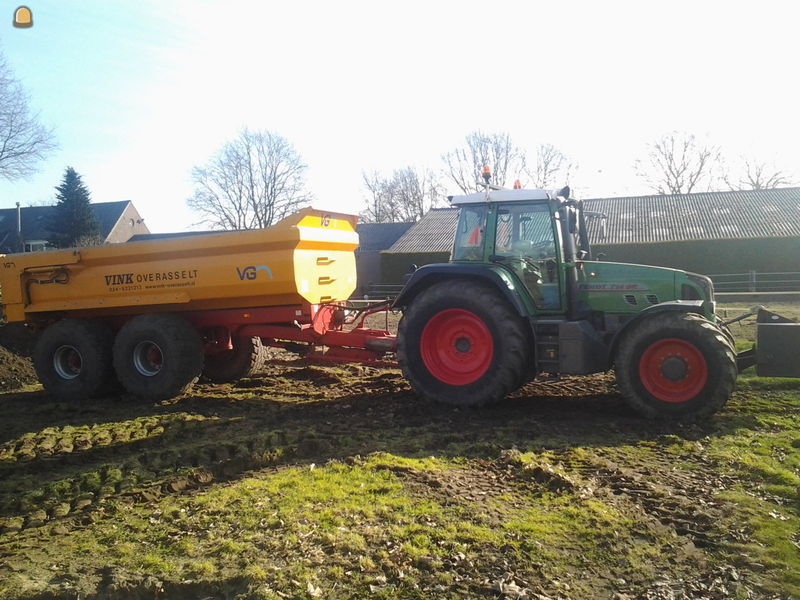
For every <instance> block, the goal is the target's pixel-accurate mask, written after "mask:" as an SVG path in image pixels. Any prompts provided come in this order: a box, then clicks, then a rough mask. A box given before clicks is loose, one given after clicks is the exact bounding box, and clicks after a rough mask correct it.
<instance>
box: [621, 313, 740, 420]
mask: <svg viewBox="0 0 800 600" xmlns="http://www.w3.org/2000/svg"><path fill="white" fill-rule="evenodd" d="M614 362H615V371H616V377H617V384H618V385H619V389H620V391H621V392H622V395H623V396H624V397H625V399H626V400H627V401H628V404H629V405H630V406H631V407H633V408H634V409H635V410H636V411H638V412H639V413H641V414H642V415H644V416H646V417H649V418H656V419H697V418H702V417H707V416H710V415H712V414H714V413H715V412H717V411H718V410H719V409H720V408H722V406H723V405H724V404H725V402H727V400H728V398H730V396H731V394H732V393H733V388H734V385H735V383H736V375H737V370H736V356H735V354H734V352H733V350H732V348H731V344H730V342H729V341H728V339H727V337H726V336H725V334H724V333H723V332H722V331H721V330H720V329H719V328H718V327H717V326H716V325H714V324H713V323H711V322H709V321H707V320H706V319H703V318H702V317H700V316H699V315H693V314H690V313H662V314H659V315H655V316H653V317H650V318H648V319H645V320H644V321H642V322H641V323H639V324H638V325H637V326H636V327H635V329H633V330H632V331H630V332H629V333H627V334H626V335H625V337H624V338H623V340H622V341H621V342H620V345H619V350H618V352H617V356H616V358H615V361H614Z"/></svg>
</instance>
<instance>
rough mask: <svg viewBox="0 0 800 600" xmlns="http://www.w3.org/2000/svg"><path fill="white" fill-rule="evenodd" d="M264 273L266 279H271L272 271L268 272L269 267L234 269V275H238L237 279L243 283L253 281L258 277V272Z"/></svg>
mask: <svg viewBox="0 0 800 600" xmlns="http://www.w3.org/2000/svg"><path fill="white" fill-rule="evenodd" d="M259 271H264V272H265V273H266V274H267V277H268V278H270V279H272V271H270V270H269V267H266V266H264V265H259V266H257V267H256V266H254V265H249V266H247V267H244V268H241V269H240V268H239V267H236V274H237V275H239V279H240V280H242V281H244V280H245V279H247V280H248V281H253V280H254V279H255V278H256V277H258V272H259Z"/></svg>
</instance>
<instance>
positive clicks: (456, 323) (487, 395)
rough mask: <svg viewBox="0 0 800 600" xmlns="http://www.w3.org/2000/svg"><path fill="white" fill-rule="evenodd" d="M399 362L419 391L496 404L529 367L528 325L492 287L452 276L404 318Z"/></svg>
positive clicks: (458, 401) (458, 402) (461, 402)
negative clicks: (525, 328)
mask: <svg viewBox="0 0 800 600" xmlns="http://www.w3.org/2000/svg"><path fill="white" fill-rule="evenodd" d="M397 360H398V362H399V363H400V367H401V369H402V370H403V374H404V376H405V377H406V379H408V380H409V382H410V383H411V386H412V387H413V388H414V390H415V391H416V392H417V393H418V394H420V395H421V396H423V397H425V398H426V399H429V400H434V401H437V402H443V403H446V404H451V405H454V406H481V405H484V404H489V403H492V402H496V401H498V400H500V399H502V398H503V397H505V396H506V395H507V394H509V393H510V392H512V391H514V390H515V389H516V388H517V387H519V385H520V382H521V381H523V375H524V372H525V370H526V368H527V367H528V365H529V350H528V342H527V338H526V336H525V333H524V328H523V323H522V321H521V319H520V318H519V316H518V315H516V314H515V313H514V312H513V311H512V310H511V308H510V307H509V306H508V304H507V303H506V301H505V300H504V299H503V298H502V297H500V296H499V295H498V294H497V292H495V291H494V290H493V289H492V288H491V287H488V286H486V285H482V284H480V283H476V282H473V281H469V280H463V279H458V280H450V281H444V282H441V283H438V284H435V285H433V286H431V287H430V288H428V289H427V290H425V291H424V292H421V293H420V295H419V296H417V297H416V298H415V299H414V300H413V301H412V302H411V305H410V306H409V307H408V309H407V310H406V311H405V314H404V315H403V319H402V320H401V321H400V326H399V329H398V337H397Z"/></svg>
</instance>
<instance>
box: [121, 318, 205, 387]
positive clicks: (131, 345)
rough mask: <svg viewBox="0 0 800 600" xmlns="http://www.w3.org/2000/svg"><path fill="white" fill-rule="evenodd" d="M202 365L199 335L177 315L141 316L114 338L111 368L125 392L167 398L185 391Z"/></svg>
mask: <svg viewBox="0 0 800 600" xmlns="http://www.w3.org/2000/svg"><path fill="white" fill-rule="evenodd" d="M202 368H203V342H202V340H201V339H200V335H199V334H198V333H197V331H195V329H194V328H193V327H192V326H191V325H189V323H187V322H186V321H185V320H183V319H182V318H180V317H179V316H177V315H171V314H150V315H140V316H138V317H135V318H133V319H131V320H130V321H128V322H127V323H126V324H125V325H124V326H123V327H122V329H120V331H119V333H118V334H117V339H116V340H115V341H114V369H115V370H116V372H117V377H118V378H119V381H120V383H122V385H123V386H124V387H125V389H126V390H128V392H130V393H131V394H133V395H135V396H139V397H140V398H144V399H146V400H166V399H168V398H174V397H175V396H179V395H180V394H183V393H185V392H187V391H188V390H189V389H190V388H191V387H192V384H194V382H195V381H197V379H198V377H199V376H200V371H201V370H202Z"/></svg>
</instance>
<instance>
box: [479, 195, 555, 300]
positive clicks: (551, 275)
mask: <svg viewBox="0 0 800 600" xmlns="http://www.w3.org/2000/svg"><path fill="white" fill-rule="evenodd" d="M495 223H496V226H495V236H494V254H493V255H492V260H494V261H495V262H499V263H501V264H505V265H506V266H507V267H508V268H509V269H511V270H512V271H514V273H515V274H516V275H517V277H519V279H520V280H521V281H522V282H523V283H524V284H525V286H526V288H527V289H528V291H529V292H530V295H531V298H532V299H533V301H534V304H535V305H536V308H538V309H540V310H542V311H547V312H550V311H553V312H557V311H560V310H561V308H562V307H561V286H562V282H561V269H559V268H558V264H559V254H558V244H557V243H556V240H557V238H556V235H555V227H554V221H553V219H552V217H551V213H550V206H549V204H548V203H547V202H508V203H503V204H498V205H497V208H496V221H495Z"/></svg>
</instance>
